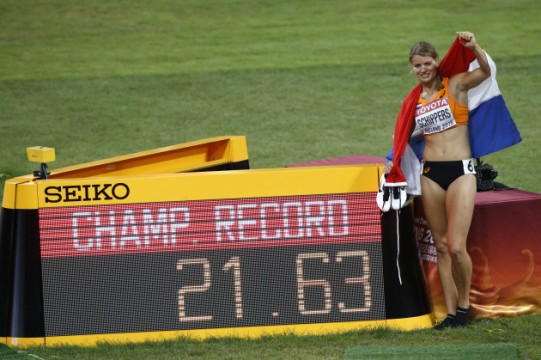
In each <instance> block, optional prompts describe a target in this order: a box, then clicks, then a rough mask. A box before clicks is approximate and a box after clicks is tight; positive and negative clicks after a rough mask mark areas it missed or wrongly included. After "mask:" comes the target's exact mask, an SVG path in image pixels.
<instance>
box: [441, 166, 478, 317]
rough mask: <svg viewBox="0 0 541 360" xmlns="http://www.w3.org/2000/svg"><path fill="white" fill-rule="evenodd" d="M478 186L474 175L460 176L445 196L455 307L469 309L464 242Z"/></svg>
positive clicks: (468, 264)
mask: <svg viewBox="0 0 541 360" xmlns="http://www.w3.org/2000/svg"><path fill="white" fill-rule="evenodd" d="M476 191H477V183H476V181H475V176H474V175H463V176H461V177H459V178H458V179H456V180H455V181H454V182H453V183H452V184H451V186H449V189H448V190H447V196H446V208H447V221H448V223H447V240H448V242H449V251H450V254H451V259H452V262H453V267H452V268H453V278H454V281H455V284H456V287H457V290H458V306H460V307H461V308H465V309H467V308H468V307H469V306H470V285H471V275H472V262H471V258H470V256H469V254H468V252H467V248H466V240H467V238H468V231H469V229H470V225H471V221H472V217H473V209H474V206H475V193H476Z"/></svg>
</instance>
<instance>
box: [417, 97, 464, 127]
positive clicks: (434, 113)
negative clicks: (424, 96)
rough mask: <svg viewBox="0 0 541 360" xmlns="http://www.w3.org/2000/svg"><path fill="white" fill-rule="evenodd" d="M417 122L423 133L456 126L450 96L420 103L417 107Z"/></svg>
mask: <svg viewBox="0 0 541 360" xmlns="http://www.w3.org/2000/svg"><path fill="white" fill-rule="evenodd" d="M415 123H416V124H417V128H418V129H419V130H421V133H422V134H423V135H430V134H435V133H439V132H442V131H445V130H447V129H449V128H452V127H453V126H456V120H455V117H454V116H453V113H452V112H451V107H450V106H449V99H448V97H447V96H446V97H442V98H441V99H436V100H433V101H431V102H429V103H427V104H425V105H423V104H418V105H417V108H416V109H415Z"/></svg>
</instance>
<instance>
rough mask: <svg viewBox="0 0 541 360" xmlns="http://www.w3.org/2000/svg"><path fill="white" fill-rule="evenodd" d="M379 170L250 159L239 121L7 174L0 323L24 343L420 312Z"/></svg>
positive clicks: (359, 321) (347, 322)
mask: <svg viewBox="0 0 541 360" xmlns="http://www.w3.org/2000/svg"><path fill="white" fill-rule="evenodd" d="M40 161H41V160H40ZM49 161H50V160H49ZM219 170H226V171H219ZM379 174H380V167H378V166H373V165H366V166H329V167H304V168H279V169H259V170H250V169H248V152H247V150H246V142H245V139H244V137H220V138H212V139H205V140H201V141H196V142H192V143H187V144H181V145H178V146H173V147H168V148H162V149H156V150H153V151H147V152H141V153H137V154H132V155H128V156H121V157H117V158H112V159H107V160H103V161H97V162H93V163H88V164H83V165H79V166H74V167H69V168H64V169H59V170H57V171H51V173H50V175H49V177H48V179H47V180H44V179H35V178H34V177H32V176H26V177H19V178H15V179H12V180H8V181H7V182H6V185H5V191H4V199H3V203H2V231H1V238H0V271H1V273H2V276H1V277H0V291H1V292H2V294H7V296H3V297H2V299H1V300H0V302H1V303H0V331H1V333H0V337H1V339H3V341H4V342H5V343H6V344H7V345H9V346H23V347H24V346H32V345H43V344H45V345H48V346H53V345H61V344H75V345H94V344H96V343H97V342H100V341H108V342H130V341H132V342H133V341H147V340H163V339H172V338H176V337H179V336H188V337H193V338H198V339H203V338H207V337H216V336H240V337H259V336H262V335H269V334H285V333H291V332H293V333H297V334H325V333H335V332H341V331H348V330H352V329H361V328H367V327H370V328H373V327H392V328H399V329H417V328H423V327H429V326H431V324H432V321H431V316H430V306H429V304H428V301H427V298H426V294H425V292H424V283H423V278H422V273H421V270H420V266H419V264H417V263H416V262H415V261H413V262H412V261H411V260H412V259H417V257H416V256H417V255H416V253H415V250H414V249H413V248H412V245H413V247H414V246H415V244H414V240H413V239H412V234H400V235H401V236H400V239H401V241H403V242H406V241H407V242H408V243H404V244H398V245H397V244H396V240H389V239H386V238H388V237H389V238H392V239H396V237H394V236H389V235H386V230H385V229H386V228H388V227H392V224H390V223H389V222H392V221H393V217H391V218H386V217H385V216H383V217H382V214H381V213H380V212H379V210H378V209H377V206H376V202H375V196H376V192H377V190H378V179H379ZM400 216H401V217H402V219H401V221H406V222H407V221H408V217H411V214H408V211H404V212H403V214H401V215H400ZM386 223H389V224H387V225H385V224H386ZM396 246H399V248H398V249H397V248H396ZM409 257H411V258H409ZM402 262H404V264H405V263H406V262H407V263H408V265H407V266H406V265H404V264H402V266H401V267H400V266H398V268H397V265H400V264H401V263H402ZM411 263H413V265H412V264H411Z"/></svg>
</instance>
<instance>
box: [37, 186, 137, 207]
mask: <svg viewBox="0 0 541 360" xmlns="http://www.w3.org/2000/svg"><path fill="white" fill-rule="evenodd" d="M128 195H130V188H129V187H128V185H126V184H124V183H117V184H95V185H64V186H48V187H46V188H45V202H46V203H59V202H75V201H98V200H115V199H116V200H122V199H125V198H127V197H128Z"/></svg>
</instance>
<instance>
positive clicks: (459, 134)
mask: <svg viewBox="0 0 541 360" xmlns="http://www.w3.org/2000/svg"><path fill="white" fill-rule="evenodd" d="M457 36H458V38H459V39H460V41H461V43H462V45H463V46H464V47H466V48H469V49H471V50H472V51H473V52H474V54H475V56H476V58H477V61H478V63H479V67H478V68H477V69H475V70H473V71H471V72H463V73H459V74H456V75H454V76H452V77H450V78H444V77H442V76H441V75H440V73H439V71H438V54H437V53H436V50H435V48H434V47H433V46H432V45H431V44H430V43H427V42H424V41H423V42H419V43H417V44H415V45H414V46H413V48H412V49H411V51H410V55H409V60H410V63H411V66H412V67H413V72H414V73H415V75H416V76H417V78H418V79H419V82H420V83H421V84H422V90H421V96H420V97H419V101H418V105H417V110H416V115H415V122H416V127H417V128H418V129H417V130H420V131H421V133H422V134H423V136H424V139H425V148H424V151H423V171H422V176H421V188H422V201H423V207H424V212H425V216H426V219H427V221H428V225H429V227H430V230H431V232H432V236H433V238H434V241H435V243H436V248H437V251H438V274H439V277H440V281H441V284H442V288H443V294H444V297H445V304H446V307H447V313H448V314H447V317H446V318H445V319H444V320H443V321H442V322H441V323H439V324H438V325H436V326H435V327H434V329H438V330H441V329H445V328H448V327H461V326H465V325H466V323H467V321H468V311H469V308H470V299H469V292H470V282H471V274H472V263H471V259H470V256H469V254H468V253H467V250H466V238H467V236H468V231H469V228H470V224H471V220H472V216H473V208H474V202H475V193H476V191H477V182H476V178H475V170H474V164H473V159H472V154H471V149H470V143H469V138H468V126H467V124H468V90H469V89H471V88H473V87H476V86H477V85H479V84H480V83H481V82H482V81H483V80H485V79H487V78H488V77H489V76H490V66H489V64H488V61H487V57H486V54H485V52H484V50H483V49H482V48H481V47H480V46H479V44H477V41H476V40H475V36H474V34H472V33H471V32H467V31H460V32H457ZM392 165H393V164H392V162H390V163H387V164H386V165H385V169H384V171H385V173H388V172H389V171H390V169H391V168H392Z"/></svg>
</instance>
